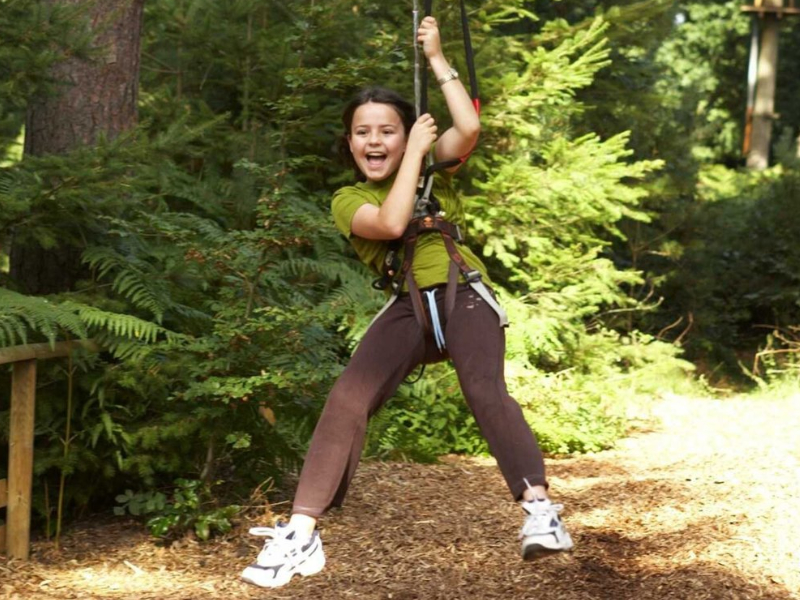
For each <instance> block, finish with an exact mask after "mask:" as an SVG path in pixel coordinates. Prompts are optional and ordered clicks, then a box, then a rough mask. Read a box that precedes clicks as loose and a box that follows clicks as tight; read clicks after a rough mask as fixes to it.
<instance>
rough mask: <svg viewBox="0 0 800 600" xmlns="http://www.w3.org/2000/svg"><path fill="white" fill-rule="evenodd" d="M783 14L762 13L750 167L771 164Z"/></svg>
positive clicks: (773, 0)
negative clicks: (770, 154)
mask: <svg viewBox="0 0 800 600" xmlns="http://www.w3.org/2000/svg"><path fill="white" fill-rule="evenodd" d="M782 6H783V0H764V1H763V2H759V3H758V8H765V9H767V8H773V9H780V8H781V7H782ZM780 14H781V13H776V12H765V13H763V14H762V15H761V17H760V19H761V44H760V46H761V47H760V50H759V53H758V79H757V83H756V98H755V106H754V108H753V117H752V118H753V127H752V135H751V138H750V148H749V150H750V151H749V153H748V154H747V167H748V168H750V169H757V170H763V169H766V168H767V166H768V165H769V150H770V145H771V140H772V121H773V119H774V118H775V80H776V76H777V72H778V34H779V27H780V21H779V20H778V16H779V15H780Z"/></svg>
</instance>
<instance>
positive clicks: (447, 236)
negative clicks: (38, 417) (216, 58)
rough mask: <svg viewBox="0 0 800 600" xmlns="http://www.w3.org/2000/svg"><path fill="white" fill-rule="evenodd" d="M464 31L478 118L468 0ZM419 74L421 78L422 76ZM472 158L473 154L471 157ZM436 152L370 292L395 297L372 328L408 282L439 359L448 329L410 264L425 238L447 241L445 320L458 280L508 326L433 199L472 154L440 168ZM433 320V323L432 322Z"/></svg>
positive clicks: (422, 105)
mask: <svg viewBox="0 0 800 600" xmlns="http://www.w3.org/2000/svg"><path fill="white" fill-rule="evenodd" d="M432 5H433V0H425V16H426V17H427V16H430V14H431V12H432ZM461 26H462V31H463V37H464V49H465V53H466V59H467V69H468V72H469V80H470V96H471V97H472V104H473V106H474V107H475V111H476V112H477V113H478V114H479V115H480V108H481V105H480V99H479V97H478V84H477V78H476V75H475V61H474V53H473V50H472V42H471V40H470V34H469V25H468V20H467V11H466V7H465V5H464V0H461ZM414 27H415V29H414V35H415V39H416V32H417V30H418V28H419V23H418V11H417V8H416V1H415V3H414ZM419 54H420V53H419V48H418V44H417V43H416V41H415V44H414V92H415V101H416V102H415V105H416V110H417V117H419V116H420V115H422V114H424V113H426V112H427V111H428V73H427V69H420V63H421V61H420V58H419ZM420 71H421V73H420ZM470 152H471V151H470ZM432 156H433V150H431V154H430V155H429V157H428V161H427V162H428V165H427V167H426V168H425V171H424V173H423V175H422V177H420V183H419V185H418V187H417V194H416V199H415V203H414V214H413V216H412V219H411V221H410V222H409V224H408V227H406V230H405V232H404V233H403V235H402V236H401V237H400V238H399V239H397V240H393V241H392V242H390V243H389V248H388V250H387V252H386V256H385V257H384V261H383V273H382V275H381V277H379V278H378V279H376V280H375V281H373V283H372V286H373V287H374V288H375V289H378V290H385V289H387V288H388V287H390V286H391V287H392V291H393V293H392V295H391V297H390V298H389V300H388V301H387V302H386V304H385V305H384V306H383V308H382V309H381V310H380V312H378V314H377V315H375V317H374V318H373V319H372V322H371V323H370V326H371V325H372V323H374V322H375V321H377V320H378V319H379V318H380V317H381V315H383V313H385V312H386V311H387V310H388V309H389V307H390V306H391V305H392V304H394V302H395V301H396V300H397V298H398V297H399V296H400V292H401V290H402V288H403V282H405V284H406V287H407V289H408V294H409V296H410V297H411V304H412V306H413V308H414V315H415V316H416V318H417V321H418V322H419V324H420V326H421V327H422V329H423V331H424V332H425V333H426V334H430V335H432V336H433V338H434V341H435V342H436V346H437V348H438V349H439V351H440V352H441V353H444V350H445V349H446V346H445V340H444V329H443V327H442V324H441V321H440V319H439V311H438V310H437V308H436V292H435V289H434V290H424V293H425V296H426V298H427V300H428V311H427V312H426V310H425V305H424V302H423V299H422V294H421V293H420V290H419V288H418V287H417V283H416V281H415V280H414V275H413V269H412V263H413V261H414V249H415V247H416V243H417V241H418V240H419V238H420V236H422V235H429V234H432V233H438V234H439V235H441V237H442V240H443V241H444V246H445V249H446V251H447V254H448V256H449V257H450V267H449V271H448V277H447V286H446V288H445V299H444V307H445V311H444V316H445V319H448V318H449V317H450V315H451V314H452V312H453V309H454V308H455V302H456V289H457V286H458V279H459V276H462V277H463V278H464V280H465V281H466V283H467V284H468V285H469V286H470V287H471V288H472V289H473V290H474V291H475V292H476V293H477V294H478V295H479V296H480V297H481V298H482V299H483V300H484V301H485V302H486V303H487V304H488V305H489V306H490V307H491V308H492V310H494V311H495V312H496V313H497V316H498V319H499V321H500V326H501V327H506V326H508V316H507V315H506V312H505V310H503V308H502V307H501V306H500V305H499V304H498V303H497V301H496V300H495V299H494V296H492V293H491V292H490V291H489V288H487V287H486V285H485V284H484V283H483V281H482V280H481V273H480V272H479V271H477V270H476V269H472V268H470V266H469V265H467V263H466V261H465V260H464V258H463V257H462V256H461V254H460V253H459V252H458V247H457V245H460V244H462V243H463V242H464V240H463V237H462V235H461V230H460V229H459V227H458V225H456V224H454V223H451V222H450V221H447V220H445V218H444V213H443V212H442V210H441V206H440V204H439V201H438V200H437V199H436V196H435V195H434V194H433V178H434V175H435V173H436V172H438V171H442V170H444V169H449V168H451V167H455V166H457V165H459V164H462V163H464V162H465V161H466V160H467V158H468V157H469V153H468V154H467V155H465V156H463V157H461V158H454V159H451V160H446V161H442V162H438V163H434V162H433V158H432ZM401 248H402V250H403V258H402V261H401V260H400V254H399V252H400V249H401ZM428 314H430V319H429V318H428Z"/></svg>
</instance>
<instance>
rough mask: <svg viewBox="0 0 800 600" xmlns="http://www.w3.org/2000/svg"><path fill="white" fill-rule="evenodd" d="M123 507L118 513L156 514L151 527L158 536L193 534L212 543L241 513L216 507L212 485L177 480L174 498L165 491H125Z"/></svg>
mask: <svg viewBox="0 0 800 600" xmlns="http://www.w3.org/2000/svg"><path fill="white" fill-rule="evenodd" d="M116 500H117V503H118V504H119V506H116V507H115V508H114V514H116V515H124V514H125V513H126V511H127V512H128V513H130V514H131V515H133V516H137V517H138V516H145V515H154V516H151V517H150V518H149V519H148V520H147V528H148V529H149V530H150V533H151V534H153V535H154V536H155V537H159V538H169V539H174V538H177V537H181V536H183V535H185V534H186V532H187V531H193V532H194V533H195V535H196V536H197V537H198V539H200V540H202V541H206V540H208V539H209V538H210V537H211V536H212V535H213V534H214V533H227V532H228V531H230V530H231V519H233V518H234V517H235V516H236V515H237V514H238V513H239V511H240V510H241V508H240V507H239V506H236V505H233V504H232V505H229V506H224V507H219V506H216V503H215V501H214V499H213V495H212V493H211V488H210V486H208V485H206V484H205V483H203V482H202V481H197V480H190V479H176V480H175V489H174V490H173V491H172V494H171V497H170V499H169V500H167V497H166V496H165V495H164V494H163V493H161V492H152V491H149V492H143V493H134V492H133V491H131V490H125V493H124V494H120V495H118V496H117V498H116Z"/></svg>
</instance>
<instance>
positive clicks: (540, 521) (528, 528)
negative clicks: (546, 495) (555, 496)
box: [519, 500, 564, 539]
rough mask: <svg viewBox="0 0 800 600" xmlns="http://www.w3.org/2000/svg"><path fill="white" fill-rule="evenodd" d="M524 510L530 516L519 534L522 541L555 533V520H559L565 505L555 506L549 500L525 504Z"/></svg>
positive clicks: (523, 505) (523, 504)
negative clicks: (530, 537)
mask: <svg viewBox="0 0 800 600" xmlns="http://www.w3.org/2000/svg"><path fill="white" fill-rule="evenodd" d="M522 508H523V509H524V510H525V512H526V513H528V516H527V517H526V518H525V523H523V525H522V529H521V530H520V532H519V538H520V539H522V538H524V537H526V536H529V535H541V534H544V533H549V532H551V531H553V526H552V522H553V519H556V521H557V520H558V513H560V512H561V511H562V510H564V505H563V504H553V503H552V502H550V501H549V500H544V501H542V500H533V501H531V502H523V503H522Z"/></svg>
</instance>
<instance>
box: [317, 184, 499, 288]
mask: <svg viewBox="0 0 800 600" xmlns="http://www.w3.org/2000/svg"><path fill="white" fill-rule="evenodd" d="M452 179H453V177H452V174H450V173H442V174H440V173H437V174H436V175H434V179H433V194H434V196H436V199H437V200H439V204H441V207H442V211H443V212H444V218H445V219H447V220H448V221H450V222H451V223H455V224H456V225H458V226H459V228H460V229H461V232H462V235H463V234H465V233H466V222H465V217H464V207H463V206H462V204H461V199H460V198H459V197H458V195H457V194H456V191H455V189H453V183H452ZM393 183H394V176H392V177H389V178H388V179H385V180H384V181H380V182H377V183H373V182H370V181H367V182H363V183H357V184H355V185H350V186H347V187H343V188H341V189H339V190H337V191H336V192H335V193H334V195H333V201H332V203H331V211H332V213H333V219H334V221H335V222H336V227H337V228H338V229H339V231H341V232H342V233H343V234H344V236H345V237H346V238H347V239H348V240H350V243H351V244H352V245H353V248H355V251H356V253H357V254H358V257H359V258H360V259H361V260H362V262H363V263H364V264H366V265H367V266H368V267H370V268H371V269H372V270H373V271H375V273H377V274H378V275H381V274H382V272H383V259H384V257H385V256H386V251H387V249H388V247H389V242H388V241H385V240H367V239H364V238H361V237H358V236H357V235H355V234H353V233H352V231H351V229H350V224H351V223H352V220H353V215H355V214H356V211H357V210H358V209H359V208H361V206H363V205H364V204H367V203H369V204H372V205H374V206H380V205H381V204H383V202H384V201H385V200H386V196H388V195H389V191H390V190H391V189H392V184H393ZM458 252H459V254H461V256H462V257H463V258H464V260H465V261H466V263H467V265H469V266H470V268H472V269H477V270H478V271H480V273H481V276H482V277H483V281H484V282H486V283H490V282H489V278H488V276H487V274H486V267H485V266H484V264H483V263H482V262H481V260H480V259H479V258H478V257H477V256H476V255H475V254H474V253H473V252H472V251H471V250H470V249H469V248H467V246H466V245H465V244H461V245H459V246H458ZM401 257H402V249H401ZM449 268H450V257H449V256H448V254H447V249H446V248H445V246H444V241H442V236H441V235H440V234H439V233H427V234H425V235H421V236H420V237H419V239H418V240H417V245H416V248H415V249H414V263H413V265H412V269H413V272H414V280H415V281H416V282H417V286H419V287H420V288H426V287H430V286H433V285H439V284H442V283H447V273H448V270H449Z"/></svg>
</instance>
